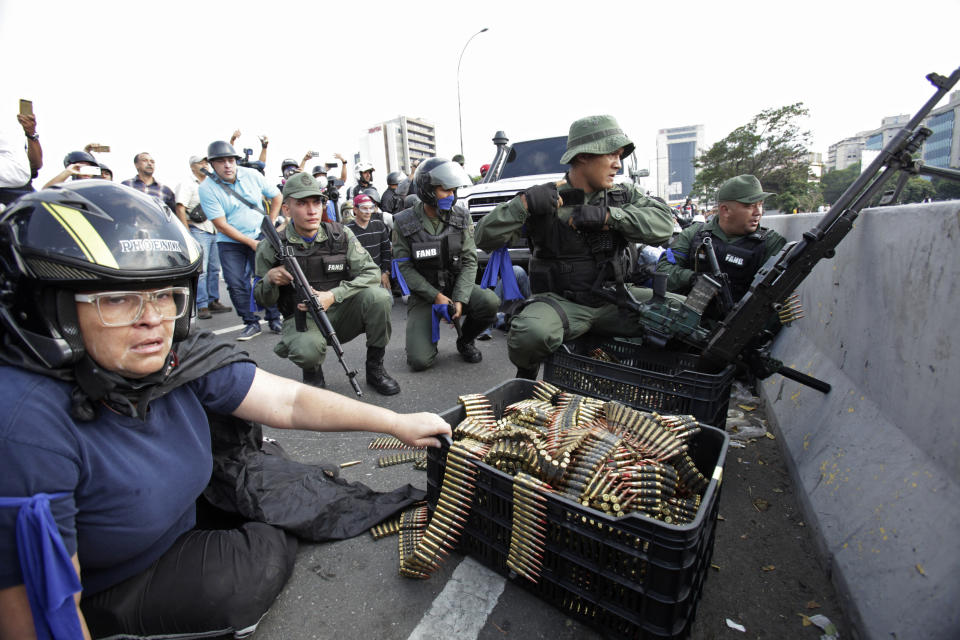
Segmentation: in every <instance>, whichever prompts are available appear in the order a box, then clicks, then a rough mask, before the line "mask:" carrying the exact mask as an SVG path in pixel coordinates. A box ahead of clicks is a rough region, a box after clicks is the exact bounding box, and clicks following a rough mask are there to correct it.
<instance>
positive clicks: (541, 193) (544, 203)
mask: <svg viewBox="0 0 960 640" xmlns="http://www.w3.org/2000/svg"><path fill="white" fill-rule="evenodd" d="M524 196H525V197H526V199H527V211H529V212H530V215H532V216H546V215H556V213H557V201H558V199H559V198H560V194H559V193H558V192H557V185H556V183H555V182H546V183H544V184H538V185H536V186H533V187H530V188H529V189H527V190H526V191H525V192H524Z"/></svg>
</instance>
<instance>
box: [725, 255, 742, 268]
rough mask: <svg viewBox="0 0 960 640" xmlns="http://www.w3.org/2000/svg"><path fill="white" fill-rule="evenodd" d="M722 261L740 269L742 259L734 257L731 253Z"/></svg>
mask: <svg viewBox="0 0 960 640" xmlns="http://www.w3.org/2000/svg"><path fill="white" fill-rule="evenodd" d="M723 259H724V260H725V261H726V262H729V263H730V264H735V265H737V266H738V267H742V266H743V258H741V257H740V256H735V255H733V254H732V253H728V254H727V255H726V256H724V258H723Z"/></svg>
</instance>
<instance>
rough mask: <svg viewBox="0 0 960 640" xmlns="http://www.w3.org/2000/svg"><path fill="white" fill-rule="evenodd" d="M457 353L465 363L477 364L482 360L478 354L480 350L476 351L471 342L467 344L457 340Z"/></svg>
mask: <svg viewBox="0 0 960 640" xmlns="http://www.w3.org/2000/svg"><path fill="white" fill-rule="evenodd" d="M457 351H459V352H460V357H461V358H463V359H464V361H466V362H470V363H477V362H480V361H481V360H483V354H482V353H480V349H477V345H475V344H473V340H470V341H469V342H467V341H466V340H457Z"/></svg>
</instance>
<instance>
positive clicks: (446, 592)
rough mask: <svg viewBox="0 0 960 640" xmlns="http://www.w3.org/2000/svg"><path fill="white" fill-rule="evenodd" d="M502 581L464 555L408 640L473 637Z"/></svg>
mask: <svg viewBox="0 0 960 640" xmlns="http://www.w3.org/2000/svg"><path fill="white" fill-rule="evenodd" d="M505 584H506V581H505V580H504V579H503V578H502V577H500V576H499V575H498V574H496V573H494V572H493V571H491V570H490V569H487V568H486V567H484V566H483V565H481V564H480V563H479V562H477V561H476V560H474V559H473V558H464V560H463V562H461V563H460V565H459V566H458V567H457V568H456V569H455V570H454V572H453V575H451V576H450V579H449V580H447V584H446V586H444V587H443V591H441V592H440V595H438V596H437V597H436V598H435V599H434V601H433V605H431V607H430V610H429V611H427V612H426V613H425V614H424V616H423V618H422V619H421V620H420V624H418V625H417V627H416V628H415V629H414V630H413V632H411V633H410V637H409V638H408V640H436V639H437V638H476V637H477V635H478V634H479V633H480V630H481V629H483V626H484V625H485V624H486V623H487V617H488V616H489V615H490V612H491V611H493V608H494V607H495V606H497V600H499V598H500V594H501V593H503V587H504V585H505Z"/></svg>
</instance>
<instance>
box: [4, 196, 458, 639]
mask: <svg viewBox="0 0 960 640" xmlns="http://www.w3.org/2000/svg"><path fill="white" fill-rule="evenodd" d="M199 266H200V254H199V249H198V247H197V245H196V243H195V242H194V241H193V240H192V238H191V237H190V236H189V235H188V234H187V233H186V231H185V229H184V228H183V226H182V225H181V224H180V223H179V222H178V221H177V219H176V218H175V217H174V216H173V215H172V214H171V213H170V212H169V211H167V210H166V209H165V208H163V207H161V206H160V205H159V204H158V203H157V202H156V201H155V200H154V199H153V198H150V197H148V196H146V195H144V194H142V193H139V192H136V191H134V190H131V189H127V188H124V187H120V186H117V185H115V184H113V183H110V182H107V181H104V180H90V181H83V182H75V183H70V185H69V187H67V186H64V187H62V188H55V189H48V190H43V191H40V192H37V193H35V194H30V195H28V196H25V197H23V198H21V199H20V200H18V201H17V203H16V204H15V205H14V206H13V207H11V208H10V209H8V210H7V211H6V212H5V213H4V214H3V217H2V218H0V376H2V379H3V381H4V388H5V393H4V394H3V396H2V398H0V460H3V464H4V470H3V473H2V474H0V637H3V638H6V637H17V638H20V637H27V638H29V637H34V636H37V637H53V638H79V637H82V635H83V634H84V633H85V632H89V635H90V636H91V637H94V638H96V637H108V636H109V637H125V638H137V637H147V636H174V635H183V636H190V637H192V636H197V635H214V633H232V634H234V635H235V636H238V637H241V636H243V635H246V634H249V633H251V632H252V631H253V629H255V627H256V625H257V622H258V621H259V620H260V618H261V617H262V616H263V614H264V613H265V612H266V610H267V609H268V608H269V606H270V604H271V603H272V602H273V600H274V598H275V597H276V595H277V594H278V593H279V591H280V590H281V589H282V587H283V585H284V583H285V582H286V580H287V578H288V577H289V575H290V572H291V570H292V567H293V560H294V552H295V549H296V544H295V541H294V539H293V538H292V537H291V536H289V535H288V534H286V533H284V532H283V531H281V530H280V529H277V528H274V527H272V526H270V525H267V524H263V523H259V522H248V523H246V524H244V525H243V526H242V527H241V528H240V529H227V530H201V529H197V528H196V527H195V522H196V516H195V513H196V512H195V500H196V499H197V497H198V496H199V495H200V492H202V491H203V490H204V487H205V486H206V484H207V481H208V480H209V478H210V474H211V467H212V462H211V442H210V427H209V424H208V418H207V413H206V412H210V413H211V414H217V413H219V414H230V415H232V416H236V417H239V418H242V419H245V420H251V421H255V422H261V423H266V424H270V425H271V426H274V427H281V428H302V429H310V430H316V431H326V430H355V429H357V430H359V429H363V430H370V429H371V428H373V429H374V430H380V431H383V432H385V433H391V434H393V435H396V436H397V437H399V438H401V439H402V440H404V441H405V442H407V443H408V444H413V445H420V446H423V445H437V444H438V443H437V441H436V439H435V438H434V437H433V436H434V435H437V434H440V433H449V432H450V429H449V426H448V425H447V424H446V423H445V422H444V421H443V420H441V419H440V418H439V417H438V416H436V415H431V414H414V415H398V414H395V413H393V412H391V411H387V410H384V409H380V408H378V407H375V406H372V405H368V404H362V403H359V402H355V401H352V400H348V399H346V398H344V397H341V396H338V395H336V394H334V393H330V392H327V391H324V390H321V389H314V388H308V387H303V386H301V385H299V384H297V383H295V382H292V381H289V380H283V379H280V378H277V377H276V376H273V375H271V374H269V373H266V372H264V371H262V370H260V369H258V368H257V367H256V366H255V364H254V363H252V362H251V361H250V360H249V359H248V357H247V355H246V354H245V353H243V352H241V351H238V350H236V349H235V348H234V347H233V346H232V345H230V344H227V343H221V342H217V341H216V340H214V339H213V338H212V336H211V335H210V334H208V333H203V334H198V335H190V323H191V310H192V309H193V304H192V300H193V297H194V292H195V290H196V279H197V272H198V270H199ZM312 416H323V417H322V418H315V417H312ZM78 576H79V577H78ZM78 605H79V606H78Z"/></svg>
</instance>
